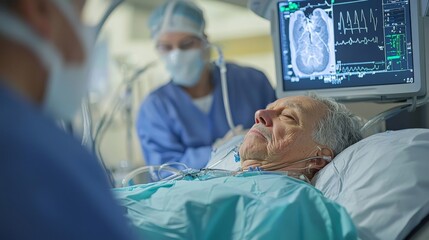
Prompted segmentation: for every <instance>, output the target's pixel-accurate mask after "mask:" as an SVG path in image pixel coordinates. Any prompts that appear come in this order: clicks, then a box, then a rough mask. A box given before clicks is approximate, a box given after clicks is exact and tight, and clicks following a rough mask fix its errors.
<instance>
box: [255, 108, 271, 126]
mask: <svg viewBox="0 0 429 240" xmlns="http://www.w3.org/2000/svg"><path fill="white" fill-rule="evenodd" d="M272 116H273V110H267V109H261V110H258V111H256V113H255V123H262V124H264V125H265V126H267V127H271V126H272V125H273V118H272Z"/></svg>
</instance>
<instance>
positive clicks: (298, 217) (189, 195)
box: [114, 174, 357, 239]
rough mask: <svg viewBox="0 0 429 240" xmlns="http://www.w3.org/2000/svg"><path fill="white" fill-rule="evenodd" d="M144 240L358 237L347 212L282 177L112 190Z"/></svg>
mask: <svg viewBox="0 0 429 240" xmlns="http://www.w3.org/2000/svg"><path fill="white" fill-rule="evenodd" d="M114 194H115V196H116V197H117V199H119V201H120V204H121V205H123V206H124V207H125V208H126V215H127V217H128V218H129V219H130V220H131V222H132V224H133V225H134V226H135V227H136V229H137V232H138V233H139V234H140V236H141V237H142V239H356V238H357V235H356V234H357V233H356V230H355V227H354V225H353V222H352V220H351V218H350V217H349V215H348V214H347V212H346V210H345V209H344V208H342V207H341V206H339V205H338V204H336V203H335V202H333V201H331V200H329V199H327V198H325V197H324V196H323V195H322V193H321V192H320V191H318V190H317V189H315V188H314V187H313V186H311V185H309V184H307V183H304V182H302V181H300V180H297V179H293V178H290V177H288V176H285V175H276V174H256V175H255V174H249V175H242V176H227V177H219V178H212V179H209V180H204V181H200V180H192V181H188V180H174V181H166V182H156V183H150V184H143V185H136V186H132V187H127V188H118V189H114Z"/></svg>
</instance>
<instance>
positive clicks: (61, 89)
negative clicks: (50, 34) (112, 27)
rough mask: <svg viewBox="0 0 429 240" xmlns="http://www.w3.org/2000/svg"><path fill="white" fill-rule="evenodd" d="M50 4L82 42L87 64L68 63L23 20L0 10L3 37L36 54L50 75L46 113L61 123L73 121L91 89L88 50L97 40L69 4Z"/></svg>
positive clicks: (46, 97)
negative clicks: (89, 87)
mask: <svg viewBox="0 0 429 240" xmlns="http://www.w3.org/2000/svg"><path fill="white" fill-rule="evenodd" d="M51 2H52V3H54V4H55V5H56V6H57V7H58V9H59V10H60V11H61V12H62V13H63V15H64V16H65V18H66V19H67V20H68V22H69V24H70V25H71V26H72V29H73V30H74V32H75V34H76V35H77V37H78V39H79V40H80V43H81V45H82V47H83V48H84V52H85V53H84V54H85V56H86V61H85V62H84V63H81V64H68V63H65V62H64V60H63V58H62V56H61V54H60V53H59V52H58V50H57V49H56V47H55V46H54V45H53V44H52V43H50V42H49V41H46V40H45V39H43V38H41V37H40V36H39V35H37V34H36V33H35V32H34V31H33V30H32V29H31V28H30V27H29V26H28V25H27V24H25V23H24V22H23V21H22V20H21V19H19V18H18V17H16V16H15V15H13V14H11V13H10V12H8V11H6V10H4V9H0V34H1V35H3V36H5V37H8V38H10V39H12V40H14V41H16V42H19V43H20V44H23V45H24V46H26V47H28V48H29V49H30V50H31V51H32V52H33V53H34V54H36V56H37V57H38V58H39V60H40V61H41V62H42V64H43V65H44V67H45V68H46V69H47V71H48V73H49V76H48V81H47V83H48V85H47V88H46V90H45V96H44V100H43V110H44V111H45V112H46V113H48V114H49V115H51V116H52V117H54V118H56V119H58V120H66V121H70V120H72V119H73V117H74V116H75V113H76V111H77V110H78V108H79V107H80V104H81V101H82V98H83V97H84V95H85V94H86V91H87V89H88V78H89V68H90V66H89V60H90V54H89V52H90V51H89V50H90V48H91V47H92V44H93V43H94V41H95V34H93V32H92V31H91V30H90V29H87V28H85V27H84V26H83V25H82V24H81V23H80V20H79V17H78V15H77V13H76V12H75V10H74V8H73V6H72V5H71V4H70V3H69V2H68V1H63V0H51Z"/></svg>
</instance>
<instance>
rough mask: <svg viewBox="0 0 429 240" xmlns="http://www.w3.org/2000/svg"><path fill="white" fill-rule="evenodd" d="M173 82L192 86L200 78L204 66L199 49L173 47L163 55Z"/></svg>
mask: <svg viewBox="0 0 429 240" xmlns="http://www.w3.org/2000/svg"><path fill="white" fill-rule="evenodd" d="M163 60H164V62H165V65H166V68H167V70H168V71H169V72H170V74H171V77H172V79H173V82H174V83H175V84H177V85H179V86H183V87H193V86H195V85H196V84H197V83H198V81H199V80H200V77H201V73H202V71H203V69H204V66H205V61H204V59H203V53H202V50H201V49H190V50H180V49H175V50H173V51H171V52H169V53H168V54H166V55H165V56H163Z"/></svg>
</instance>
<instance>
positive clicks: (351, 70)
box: [339, 65, 380, 73]
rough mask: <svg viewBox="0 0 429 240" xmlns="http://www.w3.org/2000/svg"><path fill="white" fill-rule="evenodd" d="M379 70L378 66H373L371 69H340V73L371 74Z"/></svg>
mask: <svg viewBox="0 0 429 240" xmlns="http://www.w3.org/2000/svg"><path fill="white" fill-rule="evenodd" d="M379 69H380V66H379V65H374V66H373V67H361V66H357V67H341V68H340V71H339V72H340V73H354V72H373V71H377V70H379Z"/></svg>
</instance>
